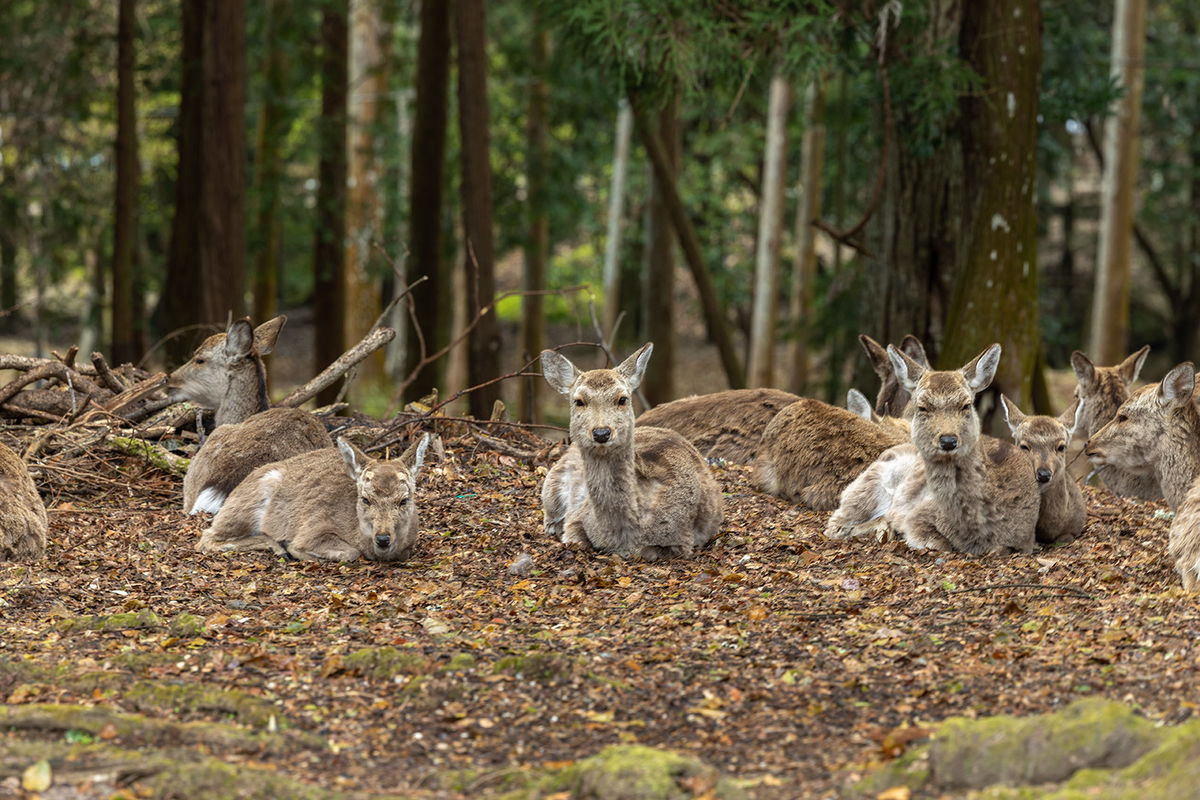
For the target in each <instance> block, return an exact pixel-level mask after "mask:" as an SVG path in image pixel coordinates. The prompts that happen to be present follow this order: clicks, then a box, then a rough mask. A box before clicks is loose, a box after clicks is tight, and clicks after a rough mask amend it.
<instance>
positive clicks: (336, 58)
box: [312, 0, 350, 405]
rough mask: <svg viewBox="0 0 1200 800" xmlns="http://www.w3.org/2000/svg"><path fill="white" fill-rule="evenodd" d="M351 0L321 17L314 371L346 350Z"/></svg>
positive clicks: (326, 399) (332, 4) (326, 393)
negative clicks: (347, 155)
mask: <svg viewBox="0 0 1200 800" xmlns="http://www.w3.org/2000/svg"><path fill="white" fill-rule="evenodd" d="M348 15H349V2H348V0H328V3H327V5H326V6H325V9H324V11H323V12H322V14H321V119H320V120H318V122H317V135H318V137H319V142H320V144H319V147H320V152H321V155H320V159H321V161H320V165H319V167H318V170H317V173H318V178H319V180H320V183H319V185H318V187H317V231H316V242H315V243H314V245H313V298H312V306H313V339H314V341H313V369H314V372H319V371H321V370H323V369H325V367H327V366H329V365H330V364H332V363H333V362H334V361H335V360H336V359H337V357H338V356H340V355H341V354H342V351H343V350H345V348H344V347H343V346H342V336H343V333H344V330H345V327H346V326H345V312H346V304H345V294H344V292H345V279H344V275H345V267H344V261H343V259H344V258H345V249H344V244H343V243H344V242H345V239H346V116H347V115H346V98H347V95H348V94H349V86H348V79H347V73H346V68H347V66H346V61H347V55H348V52H349V46H350V45H349V34H348ZM337 395H338V387H337V385H336V384H335V385H333V386H329V387H327V388H325V389H323V390H322V391H321V393H320V394H318V395H317V405H328V404H329V403H332V402H333V401H334V400H335V399H337Z"/></svg>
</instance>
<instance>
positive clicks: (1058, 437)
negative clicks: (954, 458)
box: [1000, 394, 1087, 544]
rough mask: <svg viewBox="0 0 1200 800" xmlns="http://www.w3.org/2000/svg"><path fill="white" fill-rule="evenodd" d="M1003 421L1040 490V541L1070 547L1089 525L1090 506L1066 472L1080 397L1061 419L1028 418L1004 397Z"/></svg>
mask: <svg viewBox="0 0 1200 800" xmlns="http://www.w3.org/2000/svg"><path fill="white" fill-rule="evenodd" d="M1000 403H1001V405H1003V406H1004V419H1005V420H1006V421H1007V422H1008V427H1009V430H1011V431H1012V435H1013V441H1015V442H1016V443H1017V447H1018V448H1020V449H1021V451H1022V452H1024V453H1025V456H1026V457H1027V458H1028V459H1029V464H1030V466H1031V468H1032V469H1033V471H1034V473H1033V474H1034V477H1036V478H1037V482H1038V488H1039V489H1040V490H1041V498H1042V502H1041V506H1040V508H1039V510H1038V521H1037V527H1036V528H1035V529H1034V533H1035V536H1036V538H1037V540H1038V541H1039V542H1043V543H1045V544H1053V543H1058V544H1067V543H1068V542H1071V541H1073V540H1074V539H1075V537H1077V536H1079V534H1081V533H1083V526H1084V525H1085V524H1086V523H1087V506H1086V505H1085V504H1084V502H1083V492H1081V491H1079V485H1078V484H1076V483H1075V481H1074V480H1073V479H1072V478H1071V475H1070V473H1069V472H1068V471H1067V445H1069V444H1070V443H1071V436H1072V435H1073V434H1074V432H1075V431H1076V430H1077V429H1078V427H1079V416H1080V413H1081V412H1082V409H1083V404H1082V403H1081V402H1080V401H1079V398H1075V400H1074V402H1072V403H1071V405H1070V406H1068V407H1067V410H1066V411H1064V412H1063V413H1062V414H1060V415H1059V416H1058V417H1047V416H1040V415H1038V416H1025V415H1024V414H1022V413H1021V409H1019V408H1017V404H1016V403H1014V402H1013V401H1011V400H1009V399H1008V398H1007V397H1005V396H1004V395H1003V394H1001V395H1000Z"/></svg>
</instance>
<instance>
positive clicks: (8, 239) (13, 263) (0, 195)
mask: <svg viewBox="0 0 1200 800" xmlns="http://www.w3.org/2000/svg"><path fill="white" fill-rule="evenodd" d="M3 170H4V167H3V165H0V172H2V171H3ZM11 186H12V182H11V181H4V180H0V312H8V313H0V330H2V331H6V332H7V331H11V330H12V329H13V328H14V327H16V321H17V319H18V317H19V314H18V312H17V310H16V305H17V238H16V237H17V231H19V230H20V212H19V211H18V208H17V206H18V204H17V199H16V198H15V197H14V196H13V194H12V190H11ZM9 309H11V310H9Z"/></svg>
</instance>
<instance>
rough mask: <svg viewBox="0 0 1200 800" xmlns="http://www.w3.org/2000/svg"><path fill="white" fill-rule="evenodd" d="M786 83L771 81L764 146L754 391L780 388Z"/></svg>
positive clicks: (749, 378) (750, 378) (750, 380)
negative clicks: (777, 380)
mask: <svg viewBox="0 0 1200 800" xmlns="http://www.w3.org/2000/svg"><path fill="white" fill-rule="evenodd" d="M789 93H790V90H789V89H788V84H787V81H786V80H785V79H784V77H783V75H782V74H781V73H778V72H777V73H775V75H773V76H772V77H771V88H770V100H769V101H768V104H767V135H766V142H765V143H764V147H763V151H764V152H763V192H762V206H761V207H760V208H759V215H758V247H757V252H756V254H755V260H754V306H753V310H752V313H751V318H750V366H749V368H748V370H747V375H746V383H747V384H748V385H749V386H750V388H752V389H757V388H759V387H764V386H774V385H775V321H776V318H777V317H778V313H777V312H778V308H779V248H780V245H781V244H782V242H783V187H784V183H785V181H786V180H787V114H788V100H789V98H788V95H789Z"/></svg>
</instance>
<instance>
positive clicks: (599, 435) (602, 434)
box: [592, 428, 612, 444]
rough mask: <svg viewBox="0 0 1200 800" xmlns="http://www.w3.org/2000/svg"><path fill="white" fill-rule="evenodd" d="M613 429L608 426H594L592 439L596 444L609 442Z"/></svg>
mask: <svg viewBox="0 0 1200 800" xmlns="http://www.w3.org/2000/svg"><path fill="white" fill-rule="evenodd" d="M611 437H612V431H611V430H610V429H608V428H592V440H593V441H594V442H595V443H596V444H608V440H609V438H611Z"/></svg>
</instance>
